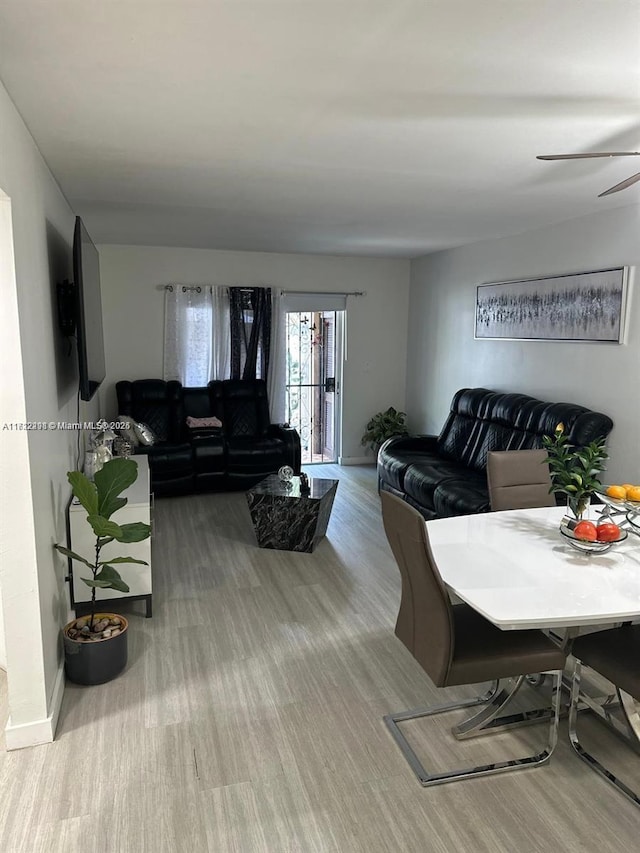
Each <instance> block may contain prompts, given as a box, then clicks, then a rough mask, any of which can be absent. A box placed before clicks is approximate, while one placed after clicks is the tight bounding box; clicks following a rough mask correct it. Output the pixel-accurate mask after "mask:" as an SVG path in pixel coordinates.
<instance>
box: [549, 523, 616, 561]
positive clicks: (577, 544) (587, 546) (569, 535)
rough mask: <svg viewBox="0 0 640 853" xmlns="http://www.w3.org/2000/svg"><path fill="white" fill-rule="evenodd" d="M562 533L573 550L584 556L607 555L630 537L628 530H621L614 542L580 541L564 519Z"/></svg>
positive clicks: (561, 527) (561, 526)
mask: <svg viewBox="0 0 640 853" xmlns="http://www.w3.org/2000/svg"><path fill="white" fill-rule="evenodd" d="M560 533H561V534H562V535H563V536H564V538H565V539H566V540H567V542H568V543H569V545H571V547H572V548H575V549H576V551H581V552H582V553H583V554H605V553H606V552H607V551H609V550H610V549H611V548H613V546H614V545H619V544H620V542H624V540H625V539H626V538H627V536H628V533H627V531H626V530H620V535H619V536H618V538H617V539H616V540H614V541H613V542H597V541H596V542H592V541H591V540H588V539H578V538H577V536H576V535H575V534H574V532H573V530H572V529H571V528H570V527H569V525H568V524H567V523H566V521H565V520H564V519H563V521H562V524H561V525H560Z"/></svg>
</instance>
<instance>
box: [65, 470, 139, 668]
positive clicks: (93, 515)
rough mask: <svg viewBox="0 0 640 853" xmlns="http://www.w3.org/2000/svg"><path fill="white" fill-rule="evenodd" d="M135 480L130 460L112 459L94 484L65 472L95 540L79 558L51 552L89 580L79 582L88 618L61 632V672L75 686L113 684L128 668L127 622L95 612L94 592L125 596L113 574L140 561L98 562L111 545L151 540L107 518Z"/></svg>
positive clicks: (131, 526)
mask: <svg viewBox="0 0 640 853" xmlns="http://www.w3.org/2000/svg"><path fill="white" fill-rule="evenodd" d="M137 477H138V465H137V463H136V462H135V461H134V460H133V459H124V458H122V459H112V460H110V461H109V462H106V463H105V464H104V465H103V467H102V468H101V469H100V471H97V472H96V474H95V479H94V482H92V481H91V480H89V478H88V477H86V476H85V475H84V474H83V473H81V472H80V471H69V472H68V473H67V479H68V480H69V483H70V484H71V489H72V491H73V495H74V497H75V498H76V499H77V500H78V502H79V503H80V504H81V505H82V506H83V507H84V509H85V511H86V513H87V523H88V524H90V525H91V528H92V530H93V533H94V535H95V549H94V552H93V553H92V554H91V555H90V556H88V557H83V556H81V555H80V554H76V552H75V551H71V550H70V549H69V548H65V547H64V546H62V545H55V546H54V547H55V548H56V549H57V550H58V551H59V552H60V553H61V554H64V555H65V556H66V557H69V558H71V559H72V560H75V561H76V563H77V564H82V565H84V566H86V567H87V569H88V570H89V572H90V573H91V577H86V578H84V577H83V578H82V580H83V581H84V582H85V583H86V584H87V586H89V587H91V608H90V613H89V615H88V616H83V617H80V618H76V619H73V620H72V621H71V622H69V624H68V625H65V627H64V628H63V631H62V636H63V642H64V654H65V671H66V674H67V677H68V678H69V680H70V681H74V682H76V683H77V684H102V683H104V682H105V681H110V680H111V679H112V678H115V676H116V675H118V674H119V673H120V672H121V671H122V670H123V669H124V667H125V666H126V663H127V629H128V622H127V620H126V619H125V618H124V616H118V615H117V614H114V613H102V612H101V613H97V612H96V608H97V605H96V590H97V589H115V590H118V591H119V592H124V593H127V592H129V587H128V585H127V584H126V583H125V582H124V581H123V580H122V578H121V576H120V573H119V572H118V570H117V569H115V568H114V564H118V563H140V564H142V565H147V563H145V561H144V560H137V559H135V558H134V557H125V556H117V557H111V558H110V559H103V558H102V549H103V548H104V547H105V545H108V544H109V543H110V542H114V541H115V542H125V543H130V542H142V541H143V540H144V539H146V538H147V537H148V536H149V535H150V534H151V528H150V527H149V525H148V524H144V523H143V522H134V523H131V524H122V525H120V524H116V522H115V521H112V520H111V516H112V515H113V514H114V513H115V512H116V511H117V510H119V509H121V508H122V507H123V506H125V505H126V503H127V499H126V498H123V497H121V494H122V492H123V491H124V490H125V489H127V488H129V486H131V485H132V484H133V483H134V482H135V481H136V479H137Z"/></svg>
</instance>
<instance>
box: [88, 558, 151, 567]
mask: <svg viewBox="0 0 640 853" xmlns="http://www.w3.org/2000/svg"><path fill="white" fill-rule="evenodd" d="M111 563H139V564H140V565H141V566H148V565H149V563H147V562H146V561H145V560H136V558H135V557H112V558H111V559H110V560H101V561H100V562H99V563H98V565H99V566H107V565H110V564H111Z"/></svg>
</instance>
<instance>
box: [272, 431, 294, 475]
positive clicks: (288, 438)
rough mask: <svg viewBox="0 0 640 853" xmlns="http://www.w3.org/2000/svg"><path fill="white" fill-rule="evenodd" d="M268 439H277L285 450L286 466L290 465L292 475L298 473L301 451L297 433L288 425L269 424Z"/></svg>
mask: <svg viewBox="0 0 640 853" xmlns="http://www.w3.org/2000/svg"><path fill="white" fill-rule="evenodd" d="M267 434H268V436H269V437H270V438H279V439H280V440H281V441H283V442H284V443H285V445H286V448H287V464H288V465H291V467H292V468H293V473H294V474H296V475H297V474H299V473H300V466H301V458H302V457H301V450H300V436H299V435H298V431H297V430H296V429H294V428H293V427H290V426H289V424H271V425H270V426H269V430H268V433H267Z"/></svg>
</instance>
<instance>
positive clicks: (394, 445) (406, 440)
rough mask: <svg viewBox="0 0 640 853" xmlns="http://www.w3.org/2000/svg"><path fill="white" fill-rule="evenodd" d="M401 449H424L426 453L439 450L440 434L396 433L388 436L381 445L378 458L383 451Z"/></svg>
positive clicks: (408, 451) (409, 450)
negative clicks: (390, 436)
mask: <svg viewBox="0 0 640 853" xmlns="http://www.w3.org/2000/svg"><path fill="white" fill-rule="evenodd" d="M396 450H401V451H403V452H404V453H411V452H412V451H422V452H424V453H437V452H438V436H437V435H394V436H393V437H392V438H388V439H387V440H386V441H385V442H384V444H382V445H380V449H379V451H378V458H380V455H381V454H383V453H386V452H388V451H392V452H395V451H396Z"/></svg>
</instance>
